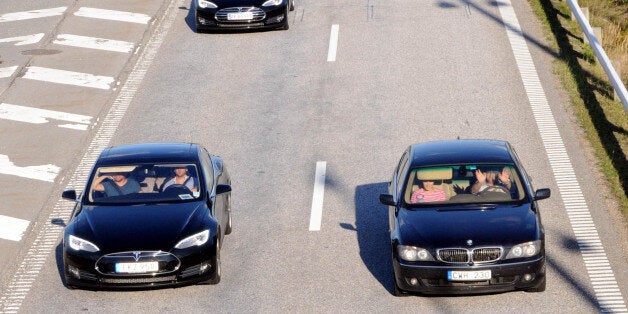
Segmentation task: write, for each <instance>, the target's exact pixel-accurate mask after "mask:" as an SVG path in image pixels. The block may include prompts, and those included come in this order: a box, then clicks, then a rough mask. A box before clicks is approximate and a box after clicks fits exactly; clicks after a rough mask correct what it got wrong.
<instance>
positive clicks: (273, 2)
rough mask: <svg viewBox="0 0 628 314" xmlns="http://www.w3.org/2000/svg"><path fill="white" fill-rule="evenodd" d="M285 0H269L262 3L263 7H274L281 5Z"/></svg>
mask: <svg viewBox="0 0 628 314" xmlns="http://www.w3.org/2000/svg"><path fill="white" fill-rule="evenodd" d="M282 1H283V0H268V1H266V2H264V3H263V4H262V6H263V7H272V6H276V5H280V4H281V2H282Z"/></svg>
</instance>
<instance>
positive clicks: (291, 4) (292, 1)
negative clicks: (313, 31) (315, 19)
mask: <svg viewBox="0 0 628 314" xmlns="http://www.w3.org/2000/svg"><path fill="white" fill-rule="evenodd" d="M288 3H289V4H288V5H289V6H290V11H294V0H288Z"/></svg>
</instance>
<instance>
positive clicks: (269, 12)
mask: <svg viewBox="0 0 628 314" xmlns="http://www.w3.org/2000/svg"><path fill="white" fill-rule="evenodd" d="M193 1H194V6H195V7H194V22H195V24H196V30H197V32H202V31H204V30H228V29H272V28H279V29H284V30H287V29H288V28H290V24H289V23H288V12H289V11H293V10H294V0H211V1H210V0H193Z"/></svg>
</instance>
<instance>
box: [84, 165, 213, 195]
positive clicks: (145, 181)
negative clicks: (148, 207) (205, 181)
mask: <svg viewBox="0 0 628 314" xmlns="http://www.w3.org/2000/svg"><path fill="white" fill-rule="evenodd" d="M89 182H90V183H89V192H88V193H87V195H86V197H87V203H89V204H101V205H113V204H143V203H171V202H185V201H190V200H196V199H198V198H200V197H201V193H200V190H201V186H200V182H199V175H198V170H197V166H196V165H195V164H190V163H181V164H172V163H169V164H132V165H116V166H104V167H99V168H97V169H95V171H94V172H93V176H92V178H90V181H89Z"/></svg>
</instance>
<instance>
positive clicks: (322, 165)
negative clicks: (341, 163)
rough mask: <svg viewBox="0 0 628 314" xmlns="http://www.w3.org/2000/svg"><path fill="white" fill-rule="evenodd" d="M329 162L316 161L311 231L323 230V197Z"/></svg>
mask: <svg viewBox="0 0 628 314" xmlns="http://www.w3.org/2000/svg"><path fill="white" fill-rule="evenodd" d="M326 171H327V162H325V161H317V162H316V173H315V175H314V192H313V193H312V211H311V214H310V231H319V230H321V220H322V218H323V198H324V196H325V172H326Z"/></svg>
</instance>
